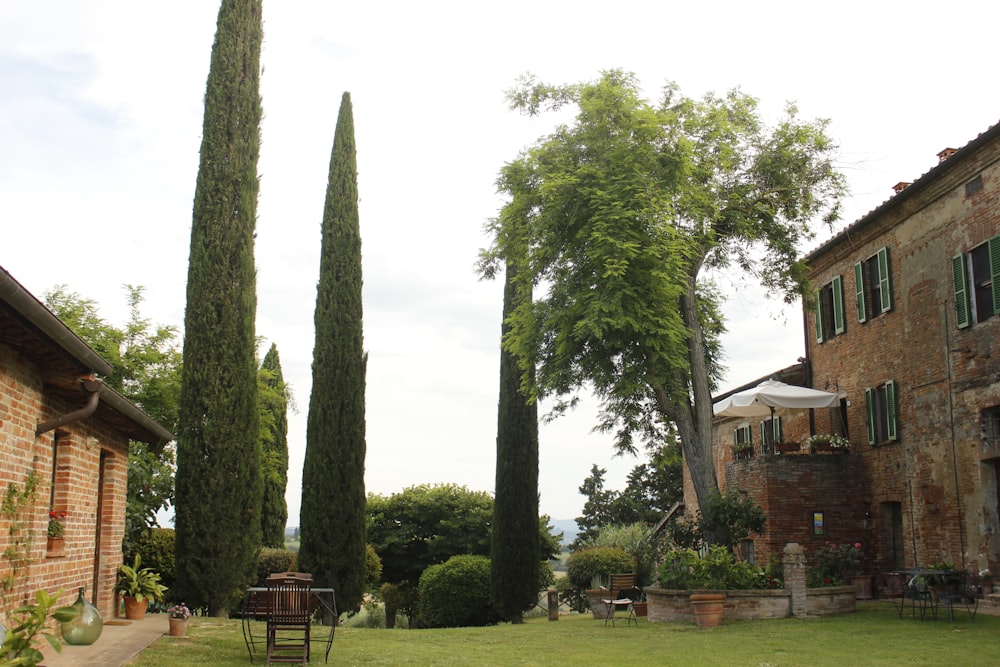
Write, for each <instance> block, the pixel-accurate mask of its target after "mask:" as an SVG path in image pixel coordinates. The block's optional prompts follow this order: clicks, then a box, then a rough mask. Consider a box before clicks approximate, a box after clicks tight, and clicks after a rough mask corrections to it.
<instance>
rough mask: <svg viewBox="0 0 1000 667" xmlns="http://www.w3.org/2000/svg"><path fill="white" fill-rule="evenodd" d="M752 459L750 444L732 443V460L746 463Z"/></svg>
mask: <svg viewBox="0 0 1000 667" xmlns="http://www.w3.org/2000/svg"><path fill="white" fill-rule="evenodd" d="M752 458H753V443H752V442H736V443H733V459H734V460H736V461H746V460H748V459H752Z"/></svg>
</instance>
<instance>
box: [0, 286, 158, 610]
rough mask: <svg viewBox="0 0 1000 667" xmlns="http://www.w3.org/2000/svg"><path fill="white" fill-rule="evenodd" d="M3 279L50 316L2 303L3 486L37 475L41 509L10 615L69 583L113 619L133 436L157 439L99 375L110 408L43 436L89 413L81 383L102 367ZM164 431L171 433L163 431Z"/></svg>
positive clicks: (7, 540) (3, 523)
mask: <svg viewBox="0 0 1000 667" xmlns="http://www.w3.org/2000/svg"><path fill="white" fill-rule="evenodd" d="M0 279H2V281H3V285H2V287H4V288H6V287H10V288H11V290H13V291H16V292H17V294H18V295H19V297H20V298H21V300H22V302H27V303H28V306H30V307H31V308H32V309H34V314H35V315H38V314H40V316H39V318H38V319H36V320H35V321H36V322H38V321H40V322H41V323H42V329H39V328H38V327H36V326H35V322H33V321H31V319H30V318H23V317H22V313H21V312H20V310H19V306H18V305H17V304H12V303H10V302H8V301H6V299H5V298H4V299H0V492H2V491H5V490H6V489H7V488H8V486H9V485H11V484H13V485H14V486H15V488H16V489H19V490H20V489H23V488H24V484H25V481H26V480H27V479H28V476H29V474H30V473H31V472H32V471H34V473H35V474H36V475H37V477H38V480H39V484H38V487H37V490H36V494H35V499H34V505H33V506H31V507H29V508H27V509H26V510H25V511H24V513H23V515H22V516H21V517H20V518H21V519H23V520H26V521H27V528H26V530H24V531H19V533H18V535H19V536H20V537H21V538H25V539H24V542H25V543H26V545H27V556H28V563H27V565H26V566H25V567H23V568H20V571H19V572H17V573H16V574H17V576H16V577H15V578H14V580H13V582H10V581H9V580H8V585H7V586H6V587H4V590H3V591H2V596H0V615H2V614H3V613H4V612H6V611H9V610H10V609H11V608H13V607H16V606H18V605H20V604H23V603H25V602H28V601H31V600H32V599H33V598H34V591H36V590H38V589H46V590H48V591H49V592H55V591H56V590H58V589H63V591H64V593H63V594H62V596H61V598H60V603H65V604H69V603H71V602H72V601H73V599H75V596H76V592H77V589H78V588H80V587H82V588H83V589H84V591H85V593H86V595H87V598H88V599H89V600H91V601H92V602H94V604H95V605H96V606H97V607H98V609H100V611H101V613H102V614H104V615H105V617H110V616H113V615H114V598H113V594H112V590H113V588H114V583H115V575H116V572H117V570H118V566H119V565H120V564H121V562H122V552H121V543H122V538H123V536H124V532H125V504H126V492H127V475H128V442H129V438H130V437H133V438H136V439H145V440H150V438H148V437H144V434H143V431H144V428H143V426H142V425H136V424H134V423H133V422H131V421H130V419H132V418H133V417H135V416H139V417H140V418H141V417H143V416H144V415H142V414H141V411H139V410H138V408H136V407H135V406H132V405H131V404H128V403H127V402H126V401H124V399H122V398H121V397H120V396H118V395H117V394H114V392H111V390H110V389H108V388H107V387H103V386H102V385H100V383H93V382H92V378H90V379H88V382H90V386H100V387H101V390H100V397H101V398H100V401H99V403H101V408H100V409H99V410H98V409H95V411H94V413H93V414H92V415H91V416H87V417H83V418H80V419H78V420H74V421H71V422H69V423H66V424H62V425H59V426H57V427H55V428H53V429H52V430H49V431H47V432H44V433H40V434H36V431H38V430H39V424H42V423H45V422H47V421H49V420H53V419H56V418H59V417H62V416H64V415H68V414H71V413H74V412H75V411H78V410H80V409H81V404H82V403H84V402H85V398H86V396H87V394H86V392H84V391H83V390H82V389H80V388H79V384H80V378H81V377H82V378H89V376H88V375H87V373H88V372H89V371H90V370H97V369H94V368H92V369H86V366H87V363H86V359H83V360H81V359H77V358H75V357H74V354H73V351H72V350H69V351H67V350H66V349H64V348H63V347H62V346H61V345H60V344H59V343H58V342H56V341H55V340H51V339H48V338H47V337H46V335H45V333H44V331H43V329H44V328H45V327H50V329H48V331H49V332H52V331H56V332H57V333H59V334H63V333H65V332H68V330H66V329H64V327H63V325H62V324H61V323H60V322H59V321H58V320H57V319H56V318H55V316H54V315H52V314H51V313H48V311H46V310H45V309H44V308H43V307H42V306H41V304H38V303H37V302H35V303H34V304H32V303H30V299H29V297H30V295H28V296H25V294H26V293H25V292H23V291H20V290H18V288H19V287H20V286H19V285H17V284H16V283H15V282H14V281H13V279H12V278H10V276H9V275H8V274H6V272H4V271H3V270H2V269H0ZM7 295H8V292H7V291H6V290H4V291H0V296H3V297H6V296H7ZM31 298H33V297H31ZM36 305H37V308H35V306H36ZM60 328H62V329H63V330H60ZM81 344H82V343H81ZM81 349H83V348H81ZM87 349H89V348H87ZM90 352H91V353H92V354H95V355H96V353H93V351H92V350H91V351H90ZM85 369H86V370H85ZM74 384H75V385H77V388H76V390H75V391H74V389H73V385H74ZM77 392H78V393H79V395H80V398H76V395H75V394H76V393H77ZM109 399H110V401H111V405H110V406H109V405H108V402H107V401H108V400H109ZM116 406H117V407H116ZM122 406H124V407H125V414H124V415H123V414H122V413H121V412H120V409H121V408H122ZM111 416H113V417H114V418H113V419H112V418H111ZM146 419H147V420H148V418H146ZM150 425H153V429H154V431H155V430H156V426H155V423H152V422H151V420H149V421H148V422H147V423H146V424H145V427H146V428H148V427H149V426H150ZM159 433H160V434H161V435H167V436H168V435H169V433H167V432H166V431H164V430H163V429H162V428H160V429H159ZM50 509H51V510H56V511H64V512H66V518H65V519H63V520H62V523H63V525H64V528H65V537H64V551H63V553H62V554H60V553H59V552H58V551H56V550H50V549H49V548H48V546H47V538H46V531H47V525H48V520H49V510H50ZM11 520H12V518H11V517H9V516H6V515H3V514H0V553H2V552H3V551H4V550H5V549H7V547H8V546H10V545H11V541H12V537H11V535H10V525H11ZM14 520H17V517H14ZM12 570H13V566H12V563H11V562H10V559H9V558H6V557H4V556H0V580H2V579H6V578H7V577H8V576H9V575H11V574H12ZM11 584H12V585H11Z"/></svg>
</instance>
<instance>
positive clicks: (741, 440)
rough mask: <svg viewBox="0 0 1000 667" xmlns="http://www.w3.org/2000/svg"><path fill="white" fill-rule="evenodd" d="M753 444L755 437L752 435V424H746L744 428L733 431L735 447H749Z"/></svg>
mask: <svg viewBox="0 0 1000 667" xmlns="http://www.w3.org/2000/svg"><path fill="white" fill-rule="evenodd" d="M752 442H753V436H752V435H751V433H750V424H744V425H743V426H740V427H737V428H736V430H735V431H733V444H734V445H749V444H751V443H752Z"/></svg>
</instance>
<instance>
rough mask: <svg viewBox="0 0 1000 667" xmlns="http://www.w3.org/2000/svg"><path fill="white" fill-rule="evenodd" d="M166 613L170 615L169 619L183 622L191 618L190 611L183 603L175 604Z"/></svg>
mask: <svg viewBox="0 0 1000 667" xmlns="http://www.w3.org/2000/svg"><path fill="white" fill-rule="evenodd" d="M167 613H168V614H170V618H183V619H185V620H187V619H189V618H191V610H190V609H188V608H187V605H186V604H184V603H183V602H181V603H180V604H175V605H174V606H173V607H171V608H170V609H168V610H167Z"/></svg>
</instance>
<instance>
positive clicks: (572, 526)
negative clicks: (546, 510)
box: [549, 519, 580, 545]
mask: <svg viewBox="0 0 1000 667" xmlns="http://www.w3.org/2000/svg"><path fill="white" fill-rule="evenodd" d="M549 523H550V524H552V526H553V528H555V530H554V531H553V532H555V533H557V534H558V533H562V534H563V538H562V543H563V544H564V545H566V544H569V543H570V542H572V541H573V540H575V539H576V536H577V534H578V533H579V532H580V529H579V527H578V526H577V525H576V519H552V520H550V521H549Z"/></svg>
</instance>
